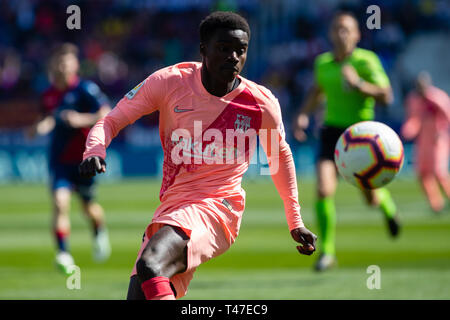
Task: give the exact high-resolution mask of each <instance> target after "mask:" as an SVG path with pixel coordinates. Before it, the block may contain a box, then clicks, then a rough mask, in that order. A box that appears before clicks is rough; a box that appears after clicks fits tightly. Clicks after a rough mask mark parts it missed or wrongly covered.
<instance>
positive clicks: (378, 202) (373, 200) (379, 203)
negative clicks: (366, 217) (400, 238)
mask: <svg viewBox="0 0 450 320" xmlns="http://www.w3.org/2000/svg"><path fill="white" fill-rule="evenodd" d="M362 194H363V195H364V198H365V200H366V202H367V204H368V205H370V206H372V207H378V208H380V210H381V212H382V213H383V215H384V217H385V219H386V223H387V226H388V229H389V232H390V234H391V235H392V236H393V237H396V236H397V235H398V234H399V232H400V222H399V218H398V215H397V206H396V205H395V202H394V200H393V199H392V197H391V193H390V192H389V190H387V189H386V188H379V189H374V190H372V189H364V190H362Z"/></svg>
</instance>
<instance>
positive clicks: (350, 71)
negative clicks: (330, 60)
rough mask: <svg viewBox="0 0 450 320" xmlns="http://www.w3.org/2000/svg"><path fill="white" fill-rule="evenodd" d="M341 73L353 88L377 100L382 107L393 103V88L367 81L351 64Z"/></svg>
mask: <svg viewBox="0 0 450 320" xmlns="http://www.w3.org/2000/svg"><path fill="white" fill-rule="evenodd" d="M341 72H342V76H343V77H344V79H345V81H346V82H347V83H348V85H349V86H350V87H351V88H353V89H355V90H358V91H359V92H361V93H362V94H364V95H366V96H370V97H373V98H375V100H376V101H377V102H378V103H381V104H382V105H389V104H391V103H392V101H393V94H392V88H391V86H387V87H381V86H377V85H375V84H372V83H370V82H368V81H365V80H364V79H363V78H361V77H360V76H359V75H358V73H357V72H356V70H355V68H354V67H353V66H351V65H350V64H345V65H343V66H342V69H341Z"/></svg>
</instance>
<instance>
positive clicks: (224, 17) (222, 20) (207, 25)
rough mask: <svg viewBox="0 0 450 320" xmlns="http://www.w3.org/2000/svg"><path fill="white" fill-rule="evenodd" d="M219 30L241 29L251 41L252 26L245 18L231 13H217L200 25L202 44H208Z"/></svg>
mask: <svg viewBox="0 0 450 320" xmlns="http://www.w3.org/2000/svg"><path fill="white" fill-rule="evenodd" d="M217 29H233V30H234V29H239V30H242V31H244V32H246V33H247V35H248V38H249V39H250V26H249V25H248V22H247V20H245V18H244V17H242V16H241V15H239V14H237V13H234V12H231V11H215V12H213V13H211V14H210V15H209V16H207V17H206V18H205V19H203V20H202V22H201V23H200V42H207V41H208V40H209V39H210V38H211V37H212V36H213V35H214V33H215V32H216V30H217Z"/></svg>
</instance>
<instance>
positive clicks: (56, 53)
mask: <svg viewBox="0 0 450 320" xmlns="http://www.w3.org/2000/svg"><path fill="white" fill-rule="evenodd" d="M78 52H79V51H78V48H77V46H76V45H74V44H73V43H70V42H65V43H62V44H59V45H58V46H56V47H55V48H53V50H52V52H51V55H50V56H51V57H52V58H55V57H60V56H62V55H65V54H69V53H70V54H73V55H75V56H78Z"/></svg>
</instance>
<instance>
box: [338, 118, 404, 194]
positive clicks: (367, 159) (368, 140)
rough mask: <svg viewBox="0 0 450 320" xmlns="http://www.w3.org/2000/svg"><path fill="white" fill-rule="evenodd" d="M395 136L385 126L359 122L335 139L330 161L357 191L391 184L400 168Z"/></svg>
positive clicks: (400, 147)
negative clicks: (332, 161)
mask: <svg viewBox="0 0 450 320" xmlns="http://www.w3.org/2000/svg"><path fill="white" fill-rule="evenodd" d="M403 160H404V151H403V144H402V141H401V140H400V138H399V136H398V135H397V134H396V133H395V131H394V130H392V129H391V128H390V127H388V126H387V125H385V124H383V123H381V122H377V121H362V122H358V123H356V124H354V125H352V126H350V127H348V128H347V129H346V130H345V132H344V133H343V134H342V135H341V136H340V137H339V140H338V142H337V143H336V148H335V151H334V161H335V163H336V166H337V168H338V171H339V173H340V174H341V175H342V176H343V177H344V179H345V180H346V181H348V182H350V183H351V184H353V185H355V186H357V187H359V188H361V189H376V188H380V187H382V186H384V185H386V184H388V183H389V182H391V181H392V180H393V179H394V178H395V176H396V175H397V174H398V173H399V172H400V170H401V168H402V166H403Z"/></svg>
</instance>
